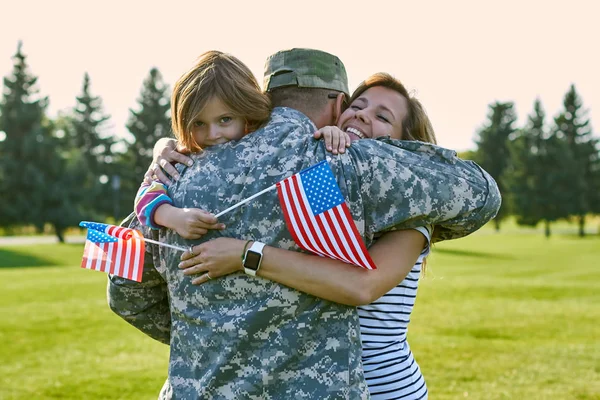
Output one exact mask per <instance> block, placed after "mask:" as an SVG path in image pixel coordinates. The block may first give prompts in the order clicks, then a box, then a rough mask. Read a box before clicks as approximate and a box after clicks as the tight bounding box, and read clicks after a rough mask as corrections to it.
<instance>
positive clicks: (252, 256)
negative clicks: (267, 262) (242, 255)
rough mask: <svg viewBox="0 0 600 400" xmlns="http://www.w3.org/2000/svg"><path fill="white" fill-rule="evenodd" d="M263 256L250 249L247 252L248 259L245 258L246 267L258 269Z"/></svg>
mask: <svg viewBox="0 0 600 400" xmlns="http://www.w3.org/2000/svg"><path fill="white" fill-rule="evenodd" d="M261 257H262V254H260V253H257V252H254V251H250V250H248V252H247V253H246V259H245V260H244V267H245V268H250V269H257V268H258V263H259V262H260V259H261Z"/></svg>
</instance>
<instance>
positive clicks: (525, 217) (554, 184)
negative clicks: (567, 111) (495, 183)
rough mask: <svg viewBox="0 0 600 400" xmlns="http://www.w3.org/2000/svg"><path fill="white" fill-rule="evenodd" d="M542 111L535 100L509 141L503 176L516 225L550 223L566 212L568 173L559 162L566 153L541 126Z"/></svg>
mask: <svg viewBox="0 0 600 400" xmlns="http://www.w3.org/2000/svg"><path fill="white" fill-rule="evenodd" d="M544 118H545V113H544V110H543V108H542V104H541V102H540V100H539V99H536V101H535V103H534V107H533V113H532V114H531V115H529V117H528V120H527V123H526V125H525V127H524V128H523V129H522V130H520V131H519V132H518V135H517V137H516V138H515V139H514V140H512V141H510V142H509V150H510V163H509V167H508V169H507V171H506V172H505V175H504V182H505V183H506V185H507V189H508V192H509V195H508V196H507V197H508V200H509V202H510V204H511V209H512V211H513V213H514V215H515V216H516V218H517V223H518V224H519V225H530V226H535V225H537V224H538V223H539V222H540V221H543V222H544V232H545V235H546V237H549V236H550V223H551V222H553V221H556V220H557V219H560V218H566V217H567V216H568V215H569V208H568V205H569V195H568V190H567V187H568V175H567V174H566V173H565V171H564V168H562V165H563V164H564V163H565V162H566V161H567V160H568V159H569V152H568V149H566V148H565V146H563V145H562V143H561V142H560V140H558V139H557V138H556V136H555V135H549V134H548V132H547V130H546V129H545V128H544Z"/></svg>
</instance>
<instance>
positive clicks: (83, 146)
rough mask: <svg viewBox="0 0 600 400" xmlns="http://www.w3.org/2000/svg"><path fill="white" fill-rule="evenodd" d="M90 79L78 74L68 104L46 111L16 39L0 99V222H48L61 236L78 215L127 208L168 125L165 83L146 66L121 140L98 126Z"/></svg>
mask: <svg viewBox="0 0 600 400" xmlns="http://www.w3.org/2000/svg"><path fill="white" fill-rule="evenodd" d="M90 84H91V79H90V76H89V75H88V74H87V73H85V74H84V76H83V83H82V87H81V93H80V94H79V95H78V96H77V97H76V98H75V99H73V100H74V105H73V108H72V109H71V110H70V111H69V112H67V113H63V114H61V115H59V116H58V117H57V118H54V119H51V118H49V117H48V116H47V114H46V109H47V106H48V97H41V96H40V95H39V88H38V86H37V78H36V77H35V76H34V75H33V74H32V73H31V71H30V70H29V67H28V65H27V57H26V56H25V54H24V53H23V50H22V44H21V43H19V45H18V47H17V52H16V54H15V55H14V56H13V70H12V72H11V73H10V74H9V75H8V76H7V77H5V78H4V90H3V96H2V99H1V100H0V135H1V136H0V198H1V199H2V201H1V204H2V207H0V227H2V228H4V229H5V230H8V231H10V229H11V228H13V227H18V226H24V225H30V226H34V227H35V228H36V229H37V230H39V231H41V230H42V229H43V228H44V226H45V225H46V224H50V225H52V226H53V228H54V231H55V233H56V235H57V236H58V238H59V240H61V241H63V240H64V232H65V230H66V229H67V228H68V227H73V226H77V225H78V224H79V222H80V221H81V220H91V221H105V220H107V219H113V220H119V219H120V218H122V217H124V216H126V215H128V214H129V213H130V212H131V210H132V209H133V198H134V196H135V193H136V191H137V189H138V187H139V184H140V182H141V179H142V176H143V174H144V173H145V171H146V169H147V168H148V165H149V164H150V162H151V160H152V146H153V144H154V143H155V142H156V140H157V139H159V138H162V137H166V136H168V135H169V133H170V132H171V122H170V118H169V111H170V107H171V106H170V90H169V88H168V85H167V84H166V83H165V82H164V81H163V78H162V76H161V74H160V72H159V71H158V69H156V68H152V69H151V70H150V72H149V74H148V76H147V77H146V78H145V80H144V81H143V83H142V89H141V92H140V95H139V99H138V103H139V104H138V107H137V109H130V115H129V119H128V121H127V129H128V130H129V132H130V133H131V134H132V135H133V138H134V140H133V143H129V142H127V141H125V140H124V139H118V138H117V137H116V136H115V135H113V134H111V133H110V132H106V130H107V129H106V122H107V121H108V119H109V118H110V117H109V116H108V115H106V114H105V112H104V110H103V105H102V99H101V98H100V97H98V96H94V95H93V94H92V93H91V90H90ZM119 149H121V150H122V149H124V151H121V150H119Z"/></svg>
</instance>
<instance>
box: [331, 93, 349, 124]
mask: <svg viewBox="0 0 600 400" xmlns="http://www.w3.org/2000/svg"><path fill="white" fill-rule="evenodd" d="M344 101H346V95H345V94H344V93H340V94H338V95H337V97H336V98H335V103H334V105H333V120H334V122H335V124H336V125H337V122H338V120H339V119H340V115H342V112H344Z"/></svg>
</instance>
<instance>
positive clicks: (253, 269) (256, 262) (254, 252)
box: [242, 242, 265, 276]
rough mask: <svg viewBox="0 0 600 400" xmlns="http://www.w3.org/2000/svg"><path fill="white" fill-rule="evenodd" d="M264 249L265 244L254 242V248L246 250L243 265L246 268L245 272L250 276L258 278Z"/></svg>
mask: <svg viewBox="0 0 600 400" xmlns="http://www.w3.org/2000/svg"><path fill="white" fill-rule="evenodd" d="M264 247H265V244H264V243H261V242H254V243H252V246H250V248H249V249H248V250H246V254H245V255H244V261H242V265H243V266H244V272H245V273H247V274H248V275H252V276H256V273H257V272H258V269H259V268H260V262H261V261H262V257H263V248H264Z"/></svg>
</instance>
